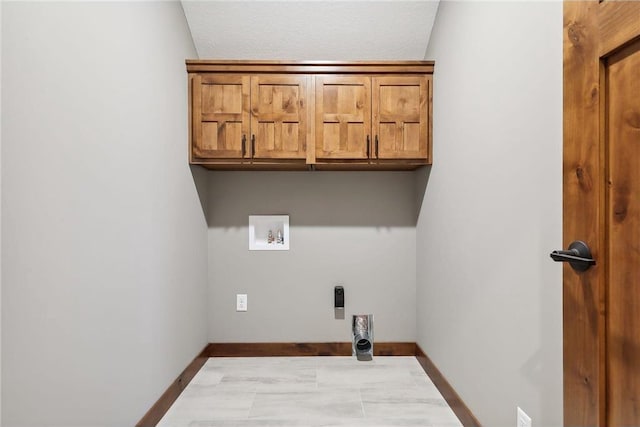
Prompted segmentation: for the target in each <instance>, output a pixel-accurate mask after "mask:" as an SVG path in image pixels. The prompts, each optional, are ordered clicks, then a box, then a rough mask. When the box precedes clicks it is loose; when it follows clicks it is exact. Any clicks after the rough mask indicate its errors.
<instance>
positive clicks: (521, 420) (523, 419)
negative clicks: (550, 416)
mask: <svg viewBox="0 0 640 427" xmlns="http://www.w3.org/2000/svg"><path fill="white" fill-rule="evenodd" d="M517 427H531V417H530V416H529V415H527V414H526V412H524V411H523V410H522V409H520V407H519V406H518V424H517Z"/></svg>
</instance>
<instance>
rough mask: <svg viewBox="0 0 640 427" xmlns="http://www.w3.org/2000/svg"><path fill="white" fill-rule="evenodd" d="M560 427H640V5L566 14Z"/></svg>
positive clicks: (581, 8)
mask: <svg viewBox="0 0 640 427" xmlns="http://www.w3.org/2000/svg"><path fill="white" fill-rule="evenodd" d="M563 189H564V206H563V209H564V221H563V233H564V245H565V247H566V246H568V245H569V243H570V242H571V241H573V240H578V239H580V240H584V241H585V242H587V243H588V244H589V245H590V246H591V249H592V253H593V256H594V258H595V259H596V262H597V264H596V265H595V266H594V267H592V268H591V269H589V270H587V271H585V272H583V273H577V272H575V271H573V270H572V269H571V268H570V267H569V266H565V267H564V284H563V313H564V314H563V316H564V320H563V326H564V422H565V425H567V426H608V427H618V426H640V2H624V1H615V2H612V1H609V0H607V1H603V2H598V1H579V2H566V3H565V5H564V179H563Z"/></svg>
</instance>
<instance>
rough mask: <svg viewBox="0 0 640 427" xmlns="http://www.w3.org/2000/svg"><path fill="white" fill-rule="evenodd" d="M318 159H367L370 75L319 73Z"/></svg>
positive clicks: (317, 85)
mask: <svg viewBox="0 0 640 427" xmlns="http://www.w3.org/2000/svg"><path fill="white" fill-rule="evenodd" d="M315 95H316V159H368V158H369V154H370V152H371V144H370V142H371V78H370V77H367V76H318V77H316V93H315Z"/></svg>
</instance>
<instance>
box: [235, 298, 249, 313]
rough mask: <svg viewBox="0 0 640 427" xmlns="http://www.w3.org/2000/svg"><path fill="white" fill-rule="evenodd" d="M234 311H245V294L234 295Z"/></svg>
mask: <svg viewBox="0 0 640 427" xmlns="http://www.w3.org/2000/svg"><path fill="white" fill-rule="evenodd" d="M236 311H247V294H237V295H236Z"/></svg>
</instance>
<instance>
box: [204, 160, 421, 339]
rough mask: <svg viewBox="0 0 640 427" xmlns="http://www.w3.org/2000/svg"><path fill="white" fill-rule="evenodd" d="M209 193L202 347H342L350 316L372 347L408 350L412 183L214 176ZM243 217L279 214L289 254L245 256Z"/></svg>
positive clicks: (395, 175) (370, 177) (384, 175)
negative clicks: (342, 302) (337, 302)
mask: <svg viewBox="0 0 640 427" xmlns="http://www.w3.org/2000/svg"><path fill="white" fill-rule="evenodd" d="M209 186H210V191H209V200H210V209H209V212H210V214H209V221H208V222H209V271H210V277H209V340H210V341H211V342H278V341H284V342H293V341H298V342H324V341H349V340H350V339H351V337H350V331H351V329H350V319H351V315H352V314H357V313H373V314H374V316H375V320H374V324H375V339H376V340H377V341H415V325H416V321H415V260H416V258H415V217H416V211H415V180H414V179H413V175H412V173H410V172H216V173H212V174H211V175H210V182H209ZM250 214H288V215H289V216H290V227H291V229H290V230H291V238H290V244H291V249H290V250H289V251H249V250H248V246H249V244H248V241H249V239H248V216H249V215H250ZM338 282H340V283H342V284H343V285H344V287H345V298H346V308H345V319H336V318H335V313H334V310H333V287H334V285H335V284H336V283H338ZM237 293H247V294H248V303H249V310H248V311H247V312H246V313H244V312H236V311H235V301H236V299H235V295H236V294H237Z"/></svg>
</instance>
